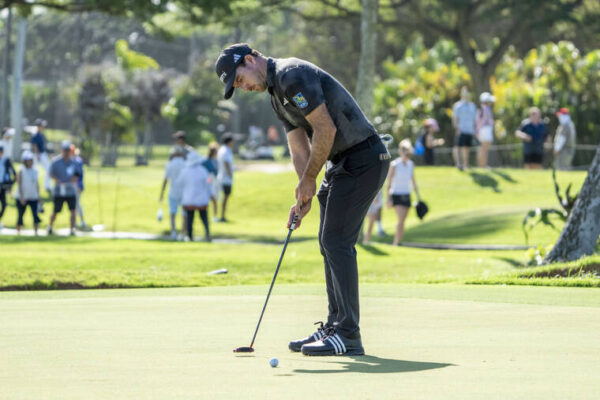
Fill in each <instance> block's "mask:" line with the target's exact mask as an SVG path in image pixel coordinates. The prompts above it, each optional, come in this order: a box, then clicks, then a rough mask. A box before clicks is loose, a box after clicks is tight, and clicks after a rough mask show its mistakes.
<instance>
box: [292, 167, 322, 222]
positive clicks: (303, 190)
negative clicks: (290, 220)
mask: <svg viewBox="0 0 600 400" xmlns="http://www.w3.org/2000/svg"><path fill="white" fill-rule="evenodd" d="M316 192H317V182H316V181H315V179H312V178H308V177H306V176H304V177H302V179H300V182H298V186H296V209H297V210H298V211H299V212H300V213H301V214H302V215H300V214H298V216H299V217H303V216H304V215H306V213H307V212H308V211H306V212H304V209H305V208H306V207H305V204H310V202H311V201H312V198H313V197H315V193H316ZM309 208H310V207H309Z"/></svg>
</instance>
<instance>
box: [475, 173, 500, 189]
mask: <svg viewBox="0 0 600 400" xmlns="http://www.w3.org/2000/svg"><path fill="white" fill-rule="evenodd" d="M469 175H470V176H471V179H473V183H475V184H476V185H479V186H481V187H484V188H486V187H489V188H490V189H492V190H493V191H494V192H496V193H500V192H501V190H500V188H499V184H498V180H497V179H496V178H494V177H493V176H491V175H488V174H482V173H481V172H475V171H469Z"/></svg>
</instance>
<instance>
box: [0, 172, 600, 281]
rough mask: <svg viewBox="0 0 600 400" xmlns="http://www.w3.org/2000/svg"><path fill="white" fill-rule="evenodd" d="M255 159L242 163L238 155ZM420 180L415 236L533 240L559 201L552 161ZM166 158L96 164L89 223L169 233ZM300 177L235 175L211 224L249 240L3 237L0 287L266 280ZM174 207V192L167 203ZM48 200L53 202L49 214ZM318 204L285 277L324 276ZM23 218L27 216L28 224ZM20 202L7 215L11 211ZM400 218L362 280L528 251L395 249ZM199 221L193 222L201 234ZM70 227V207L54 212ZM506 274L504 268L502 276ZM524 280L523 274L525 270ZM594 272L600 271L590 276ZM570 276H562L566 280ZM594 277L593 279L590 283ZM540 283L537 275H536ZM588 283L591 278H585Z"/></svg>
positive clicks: (476, 268)
mask: <svg viewBox="0 0 600 400" xmlns="http://www.w3.org/2000/svg"><path fill="white" fill-rule="evenodd" d="M244 164H247V163H244V162H239V163H238V165H242V166H243V165H244ZM416 173H417V179H418V183H419V187H420V190H421V193H422V195H423V198H424V199H425V200H426V201H427V202H428V203H429V205H430V210H431V211H430V213H429V214H428V215H427V217H426V219H425V220H424V221H423V222H421V221H419V220H418V219H417V218H416V216H415V215H414V214H413V211H411V214H410V215H409V217H408V220H407V232H406V236H405V239H406V240H407V241H420V242H436V243H461V244H462V243H464V244H469V243H471V244H517V245H523V244H525V240H524V237H523V234H522V232H521V220H522V217H523V215H524V213H525V211H526V210H528V209H530V208H532V207H535V206H554V205H555V203H556V199H555V197H554V192H553V186H552V181H551V174H550V172H549V171H523V170H498V171H495V170H492V171H488V170H473V171H468V172H459V171H457V170H456V169H453V168H444V167H440V168H418V169H417V171H416ZM162 174H163V172H162V163H161V162H159V161H153V162H152V163H151V165H150V166H149V167H137V168H136V167H132V166H126V165H121V166H120V167H119V168H116V169H110V168H104V169H98V168H88V169H87V174H86V190H85V192H84V196H83V204H84V209H85V212H86V219H87V221H88V223H89V224H103V225H104V226H105V229H106V230H109V231H111V230H113V229H114V230H116V231H137V232H151V233H165V232H168V229H169V228H168V221H167V219H165V220H163V221H162V222H157V221H156V210H157V208H158V207H159V203H158V194H159V189H160V184H161V181H162ZM584 177H585V173H583V172H568V173H560V174H559V180H560V183H561V184H562V185H566V184H567V183H570V182H572V183H573V184H574V187H575V188H577V187H578V186H579V185H580V184H581V183H582V181H583V179H584ZM296 182H297V178H296V177H295V174H294V173H293V172H291V171H290V172H283V173H264V172H262V173H261V172H249V171H248V172H246V171H240V172H238V173H237V174H236V176H235V185H234V189H233V196H232V198H231V201H230V204H229V207H228V218H229V219H230V220H231V221H232V222H230V223H224V224H212V225H211V229H212V233H213V235H214V236H215V237H216V238H239V239H243V240H245V241H247V242H248V243H246V244H222V243H212V244H201V243H171V242H146V243H144V242H138V241H116V240H115V241H112V240H94V239H90V238H38V239H31V238H15V237H13V238H10V237H2V238H1V241H0V250H1V251H2V258H3V260H5V261H6V262H3V263H2V264H1V265H0V286H2V287H14V288H38V289H40V288H60V287H69V285H70V286H72V287H79V286H82V287H153V286H161V287H162V286H211V285H240V284H262V283H267V282H269V281H270V279H271V277H272V273H273V269H274V267H275V262H276V260H277V258H278V256H279V254H280V251H281V246H280V245H265V244H263V242H270V243H275V244H277V243H280V242H281V241H282V240H283V238H284V237H285V234H286V229H285V222H286V221H287V215H288V210H289V207H290V206H291V204H292V203H293V193H294V188H295V185H296ZM162 207H163V209H165V211H166V208H167V205H166V202H165V203H163V204H162ZM50 209H51V205H50V204H47V205H46V210H47V211H46V214H45V215H44V216H43V219H46V220H47V218H48V214H49V212H50ZM316 211H317V203H316V201H315V203H314V204H313V211H312V212H311V213H310V214H309V215H308V216H307V218H306V219H305V221H304V222H303V225H302V227H301V228H300V229H299V230H298V231H296V232H295V233H294V235H293V239H294V240H295V241H294V242H293V243H292V244H291V245H290V247H289V250H288V253H287V255H286V259H285V262H284V267H283V270H282V274H281V276H280V277H279V279H280V280H281V281H282V282H287V283H309V282H321V281H322V279H323V278H322V275H323V272H322V260H321V256H320V254H319V251H318V244H317V240H316V231H317V226H318V213H317V212H316ZM28 218H29V216H26V224H30V221H29V220H28ZM15 219H16V216H15V210H14V202H12V201H11V207H10V208H9V209H8V212H7V214H6V216H5V217H4V219H3V223H4V224H5V225H6V226H11V221H15ZM394 224H395V217H394V216H393V212H392V211H391V210H389V209H386V210H385V211H384V227H385V229H386V231H387V232H388V236H386V237H384V238H382V239H379V238H375V240H376V241H380V242H381V243H379V244H377V243H376V244H375V245H373V246H368V247H362V246H360V247H359V249H358V251H359V266H360V276H361V280H362V281H363V282H379V283H396V282H402V283H405V282H421V283H433V282H467V281H469V282H475V281H484V280H487V281H486V282H490V283H492V282H493V280H492V279H493V278H494V277H496V276H505V275H506V274H510V273H513V272H515V271H516V269H517V268H519V267H520V266H521V265H522V264H523V263H524V262H525V261H526V260H525V253H524V252H522V251H510V252H506V251H491V252H489V251H473V252H461V251H433V250H420V249H409V248H393V247H391V246H388V245H387V244H386V243H389V242H391V236H390V234H391V233H392V232H393V229H394ZM199 225H200V224H199V222H197V223H196V232H198V233H199V232H200V230H201V228H200V226H199ZM56 226H57V227H58V228H60V227H66V226H67V214H66V213H63V214H62V215H60V216H59V218H58V220H57V225H56ZM26 227H27V225H26ZM557 236H558V232H557V231H554V230H552V229H550V228H546V227H540V228H539V229H538V228H536V229H535V230H534V231H533V232H532V234H531V236H530V244H543V245H546V244H549V243H552V242H554V241H555V240H556V238H557ZM220 268H228V269H229V270H230V273H229V274H228V275H226V276H213V277H208V276H207V275H206V272H207V271H210V270H214V269H220ZM502 279H503V278H502ZM519 279H522V278H519ZM594 279H595V278H594ZM563 281H565V280H563ZM593 282H595V281H593ZM532 283H533V282H532ZM586 284H587V283H586Z"/></svg>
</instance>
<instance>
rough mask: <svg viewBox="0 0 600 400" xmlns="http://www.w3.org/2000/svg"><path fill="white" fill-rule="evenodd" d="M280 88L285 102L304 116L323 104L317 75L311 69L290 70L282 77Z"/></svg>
mask: <svg viewBox="0 0 600 400" xmlns="http://www.w3.org/2000/svg"><path fill="white" fill-rule="evenodd" d="M281 86H282V89H283V93H284V94H285V97H286V98H287V100H288V101H289V102H290V103H292V105H293V106H294V107H296V108H297V109H298V110H300V112H301V113H302V114H303V115H304V116H307V115H308V114H310V113H311V112H312V111H313V110H314V109H315V108H317V107H318V106H319V105H321V104H322V103H324V102H325V95H324V94H323V88H322V87H321V80H320V79H319V74H318V73H317V71H316V70H314V69H312V68H305V67H298V68H294V69H291V70H290V71H288V72H286V73H285V75H284V76H283V77H282V79H281Z"/></svg>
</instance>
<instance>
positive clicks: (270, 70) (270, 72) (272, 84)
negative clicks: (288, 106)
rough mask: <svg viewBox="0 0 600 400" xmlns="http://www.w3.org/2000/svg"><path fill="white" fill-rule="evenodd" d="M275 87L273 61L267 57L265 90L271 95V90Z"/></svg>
mask: <svg viewBox="0 0 600 400" xmlns="http://www.w3.org/2000/svg"><path fill="white" fill-rule="evenodd" d="M274 87H275V59H274V58H271V57H269V58H268V59H267V88H268V89H269V93H271V94H273V88H274Z"/></svg>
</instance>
